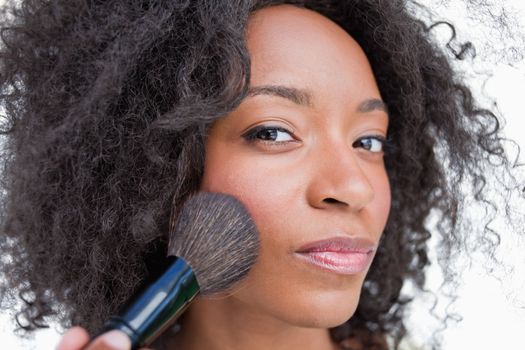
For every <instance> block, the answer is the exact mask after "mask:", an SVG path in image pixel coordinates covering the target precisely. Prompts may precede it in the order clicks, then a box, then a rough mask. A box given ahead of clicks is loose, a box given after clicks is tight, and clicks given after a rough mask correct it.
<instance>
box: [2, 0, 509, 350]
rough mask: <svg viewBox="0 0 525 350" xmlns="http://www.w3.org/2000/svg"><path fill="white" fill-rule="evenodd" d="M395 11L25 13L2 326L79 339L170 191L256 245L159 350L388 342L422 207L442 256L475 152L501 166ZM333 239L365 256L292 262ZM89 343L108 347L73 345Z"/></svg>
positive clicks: (112, 306) (119, 342) (135, 266)
mask: <svg viewBox="0 0 525 350" xmlns="http://www.w3.org/2000/svg"><path fill="white" fill-rule="evenodd" d="M406 7H407V5H406V4H405V2H403V1H372V0H368V1H356V2H342V1H326V0H319V1H198V2H197V1H194V2H192V1H147V2H144V1H127V2H125V1H105V2H98V1H80V0H78V1H71V0H67V1H55V2H52V3H48V2H46V1H25V2H24V3H23V6H21V7H20V9H19V10H17V11H16V13H17V16H16V17H15V18H14V19H12V20H11V21H12V23H13V24H12V26H11V28H10V29H8V30H6V31H4V36H3V38H4V39H3V40H4V43H5V48H4V49H3V51H2V57H3V66H2V93H3V96H2V98H3V105H4V106H5V109H6V112H7V114H6V115H7V116H8V120H7V121H6V122H5V123H4V128H5V132H6V135H7V138H6V142H7V144H6V151H5V152H4V160H5V171H4V181H3V184H4V191H5V195H4V198H3V205H4V207H5V210H4V216H3V235H2V249H3V251H4V252H7V253H9V254H10V255H11V257H12V259H10V260H6V261H3V262H2V263H3V264H4V267H3V270H4V271H6V276H7V281H6V285H5V287H4V289H5V290H6V291H10V292H15V291H16V292H19V294H20V297H21V298H22V300H23V301H24V303H25V305H24V306H23V308H22V310H21V311H20V313H19V314H18V316H19V317H18V318H17V320H18V322H19V324H20V327H22V328H25V329H27V330H31V329H35V328H38V327H42V326H44V324H45V320H46V319H47V318H50V317H58V319H59V320H60V321H61V322H62V324H63V325H65V326H71V325H80V326H81V327H83V328H79V327H75V328H72V329H71V330H70V331H69V332H68V333H67V334H66V335H65V336H64V338H63V340H62V342H61V344H60V345H59V349H80V348H82V347H83V346H84V345H85V344H86V343H87V339H88V333H87V332H90V333H93V332H96V331H97V329H98V328H99V327H100V325H101V323H102V322H103V321H104V320H105V319H106V318H107V317H108V315H110V314H111V313H112V312H115V310H117V309H118V308H119V307H120V306H121V304H122V303H123V302H124V301H125V300H126V299H127V298H128V297H129V295H131V294H132V293H133V291H134V290H135V289H136V288H137V286H138V285H139V284H140V281H141V280H143V279H144V278H146V277H147V276H148V275H149V274H153V273H155V271H156V270H157V269H158V267H159V261H161V260H162V257H164V256H165V255H166V243H167V242H166V240H167V227H168V220H169V212H170V208H171V204H172V199H173V198H174V200H173V203H174V205H180V204H181V203H182V202H184V200H185V198H187V196H188V195H189V194H191V193H194V192H196V191H199V190H205V191H214V192H223V193H229V194H232V195H234V196H235V197H237V198H239V199H240V200H241V201H242V202H243V203H244V204H245V205H246V207H247V208H248V210H249V211H250V213H251V215H252V216H253V218H254V220H255V222H256V224H257V227H258V229H259V231H260V238H261V251H260V254H259V257H258V260H257V262H256V264H255V265H254V267H253V268H252V270H251V271H250V273H249V275H248V277H247V280H246V282H247V283H246V287H245V288H243V289H241V290H240V291H239V292H238V293H235V294H234V295H232V296H229V297H227V298H222V299H204V298H199V299H197V300H196V301H195V302H194V303H193V304H192V305H191V307H190V308H189V309H188V310H187V311H186V313H185V314H184V316H183V317H182V319H180V320H179V321H180V331H179V332H177V333H169V334H166V335H165V336H164V337H163V339H161V341H160V342H159V344H158V346H159V348H166V349H184V350H193V349H255V350H256V349H290V350H293V349H301V350H308V349H319V350H328V349H343V348H345V349H386V348H388V347H389V346H390V347H394V348H395V347H397V345H398V344H399V341H400V340H401V339H402V338H403V336H404V335H405V333H406V330H405V327H404V324H403V317H404V308H405V305H406V304H407V302H408V300H405V299H404V298H402V297H401V295H400V291H401V287H402V286H403V283H404V282H406V281H413V282H415V284H416V286H418V287H420V288H422V286H423V282H424V271H423V268H424V267H425V266H426V265H427V264H428V259H427V242H428V239H429V238H430V231H429V228H428V227H427V226H426V225H425V223H426V221H427V220H428V218H429V216H430V214H431V213H432V214H433V215H437V217H438V219H439V225H438V227H437V230H438V232H440V233H441V234H442V235H443V241H444V243H443V247H442V248H441V249H443V251H442V252H440V253H441V255H442V256H443V258H444V259H445V260H446V259H448V258H449V257H450V255H451V254H454V253H456V252H457V251H458V250H459V249H460V246H461V242H462V239H463V232H462V231H461V230H460V226H459V225H458V218H459V217H460V216H459V215H460V214H461V212H460V210H459V209H460V207H461V205H460V204H461V200H462V195H461V192H460V185H461V184H464V183H465V182H467V183H470V184H473V185H474V186H475V187H474V188H475V189H476V190H477V191H478V193H477V199H478V200H479V201H480V202H483V201H485V200H486V198H485V195H484V191H483V190H484V188H483V186H480V184H483V183H485V181H486V178H485V176H484V169H485V166H486V165H487V163H488V159H489V157H491V158H496V159H498V160H499V161H500V164H501V167H502V168H503V171H505V170H506V169H507V168H508V167H509V165H508V161H507V159H506V158H505V155H504V153H503V151H502V146H501V144H500V139H499V126H498V122H497V119H496V118H495V117H494V115H493V114H492V113H491V112H489V111H487V110H482V109H479V108H478V107H476V105H475V104H474V101H473V100H472V97H471V93H470V90H469V89H468V88H467V87H466V86H465V85H463V84H462V83H461V81H460V80H459V77H458V76H457V75H456V73H455V72H454V71H453V70H452V68H451V67H450V65H449V62H448V60H447V56H446V54H445V53H443V52H441V51H440V50H439V49H438V48H437V47H436V45H435V44H434V43H433V42H432V40H431V36H430V33H429V29H428V28H427V27H425V25H424V24H423V23H421V22H420V21H418V20H416V19H415V18H413V17H412V16H411V15H410V14H409V12H408V10H407V8H406ZM334 238H338V239H340V238H345V239H353V240H354V242H357V241H358V242H359V243H360V247H361V248H362V249H367V251H368V252H369V254H368V256H367V258H366V259H364V260H363V261H360V262H359V263H357V262H356V263H355V264H354V265H353V266H354V267H355V269H354V270H352V271H348V270H345V271H342V270H336V269H330V270H327V269H323V268H319V266H315V265H312V264H310V263H308V262H305V261H304V260H302V259H301V257H300V256H298V255H300V254H297V253H299V252H300V251H301V247H303V246H304V245H305V244H308V243H309V242H313V241H318V240H326V239H334ZM485 244H487V245H488V246H489V248H492V245H491V243H490V242H488V243H487V242H485ZM372 258H373V261H372ZM86 330H87V331H86ZM387 343H390V345H388V344H387ZM106 348H114V349H126V348H129V343H128V341H127V340H126V338H125V337H122V335H121V334H119V333H110V334H106V335H105V336H102V337H99V338H98V339H97V340H96V341H95V342H94V343H93V344H91V345H90V347H88V349H106Z"/></svg>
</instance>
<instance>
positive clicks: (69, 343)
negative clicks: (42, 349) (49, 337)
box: [56, 327, 89, 350]
mask: <svg viewBox="0 0 525 350" xmlns="http://www.w3.org/2000/svg"><path fill="white" fill-rule="evenodd" d="M88 342H89V335H88V333H87V332H86V330H85V329H84V328H81V327H73V328H71V329H69V330H68V331H67V332H66V333H65V334H64V336H63V337H62V339H61V340H60V342H59V343H58V345H57V347H56V350H79V349H82V347H83V346H84V345H86V344H87V343H88Z"/></svg>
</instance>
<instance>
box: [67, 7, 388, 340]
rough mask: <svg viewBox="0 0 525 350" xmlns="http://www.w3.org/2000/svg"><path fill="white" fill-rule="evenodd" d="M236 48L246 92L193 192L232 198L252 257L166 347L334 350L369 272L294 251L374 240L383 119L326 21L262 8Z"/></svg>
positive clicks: (381, 208)
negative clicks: (227, 290) (337, 269)
mask: <svg viewBox="0 0 525 350" xmlns="http://www.w3.org/2000/svg"><path fill="white" fill-rule="evenodd" d="M247 44H248V50H249V52H250V56H251V60H252V67H251V69H252V71H251V74H252V76H251V81H250V87H251V88H252V89H254V90H255V91H256V92H254V93H252V94H251V96H249V97H247V98H246V99H245V100H244V101H243V102H242V103H241V105H240V106H239V107H238V108H237V109H236V110H234V111H233V112H232V113H230V114H229V115H227V116H226V117H224V118H223V119H221V120H219V121H217V122H216V123H215V124H214V125H213V126H212V128H211V130H210V133H209V136H208V139H207V144H206V161H205V169H204V177H203V181H202V184H201V190H203V191H212V192H221V193H227V194H231V195H233V196H235V197H237V198H238V199H239V200H241V202H243V203H244V204H245V206H246V207H247V209H248V211H249V212H250V214H251V215H252V216H253V219H254V221H255V223H256V225H257V227H258V229H259V234H260V240H261V250H260V252H259V257H258V259H257V261H256V263H255V265H254V266H253V268H252V270H251V271H250V273H249V274H248V276H247V277H246V279H245V280H244V281H243V282H242V283H241V285H240V286H239V288H237V289H236V290H235V292H234V293H233V294H229V295H227V296H219V297H216V298H197V299H196V300H195V301H194V302H193V303H192V305H191V307H190V308H189V309H188V310H187V311H186V313H185V314H184V316H183V318H182V319H181V323H182V330H181V331H180V332H179V333H178V334H177V336H176V337H175V338H173V339H172V342H171V346H170V348H173V349H184V350H197V349H208V350H221V349H229V350H236V349H251V350H259V349H265V350H267V349H274V350H280V349H283V350H284V349H286V350H294V349H297V350H299V349H301V350H310V349H311V350H314V349H315V350H332V349H337V346H336V345H335V344H333V343H332V341H331V340H330V336H329V328H330V327H335V326H337V325H340V324H342V323H344V322H346V321H347V320H348V319H349V318H350V317H351V316H352V315H353V314H354V312H355V310H356V308H357V304H358V301H359V294H360V290H361V288H362V285H363V281H364V278H365V276H366V272H367V271H368V267H369V265H368V267H367V268H366V269H365V270H364V271H361V272H359V273H356V274H352V275H342V274H338V273H334V272H330V271H327V270H323V269H321V268H319V267H316V266H313V265H311V264H308V263H306V262H304V261H302V260H301V259H298V257H297V256H296V254H295V252H296V251H297V249H298V248H299V247H301V246H302V245H304V244H306V243H309V242H312V241H317V240H320V239H326V238H331V237H334V236H346V237H360V238H366V239H367V240H369V241H371V242H373V243H375V244H377V243H378V242H379V240H380V237H381V234H382V231H383V229H384V226H385V224H386V220H387V217H388V213H389V208H390V187H389V182H388V177H387V173H386V170H385V166H384V162H383V152H382V147H381V146H382V142H381V140H380V139H379V138H381V137H383V138H386V134H387V128H388V115H387V113H386V111H385V110H384V109H383V108H382V107H381V106H382V105H381V104H380V103H379V101H380V100H381V96H380V93H379V90H378V88H377V84H376V82H375V79H374V76H373V73H372V70H371V68H370V65H369V62H368V60H367V58H366V56H365V54H364V52H363V51H362V49H361V48H360V47H359V45H358V44H357V43H356V41H355V40H354V39H353V38H351V37H350V36H349V35H348V34H347V33H346V32H345V31H344V30H343V29H341V28H340V27H339V26H338V25H336V24H335V23H334V22H332V21H330V20H329V19H327V18H325V17H323V16H321V15H319V14H317V13H315V12H313V11H310V10H306V9H301V8H297V7H294V6H290V5H280V6H273V7H268V8H265V9H262V10H259V11H257V12H256V13H254V14H253V15H252V17H251V18H250V20H249V23H248V30H247ZM269 85H280V86H285V87H289V88H295V89H300V90H304V91H307V92H308V94H309V95H310V101H309V103H305V102H306V101H304V100H305V99H304V96H303V101H302V102H303V103H302V104H298V103H297V102H300V101H297V100H295V101H292V100H290V99H288V98H285V97H283V96H277V95H276V94H275V93H273V94H272V93H263V92H264V90H263V91H262V92H261V90H260V89H259V90H258V91H257V87H262V86H269ZM371 101H372V102H371ZM261 126H265V127H266V129H265V130H262V129H257V130H258V132H254V131H253V130H254V128H258V127H261ZM246 135H250V137H247V136H246ZM360 140H362V141H360ZM367 145H368V146H371V147H367ZM81 331H82V330H80V329H77V328H73V329H71V330H70V331H69V332H68V333H67V334H66V335H65V337H64V338H63V342H62V343H61V347H59V349H60V350H66V349H79V348H80V347H79V345H78V344H80V343H82V342H80V341H79V342H77V343H75V345H71V346H64V345H62V344H63V343H64V342H67V341H71V339H72V337H73V336H72V335H71V334H72V333H75V334H76V335H77V336H78V335H79V334H81V333H80V332H81ZM113 335H114V334H113ZM101 338H103V337H101ZM100 341H101V344H102V343H103V341H102V340H100ZM82 344H83V343H82ZM77 345H78V346H77ZM105 348H107V347H102V345H100V346H98V345H91V346H90V347H89V348H88V349H90V350H91V349H105ZM110 348H115V349H117V348H118V349H125V348H126V345H125V344H122V347H110Z"/></svg>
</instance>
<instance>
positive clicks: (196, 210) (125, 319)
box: [102, 192, 259, 349]
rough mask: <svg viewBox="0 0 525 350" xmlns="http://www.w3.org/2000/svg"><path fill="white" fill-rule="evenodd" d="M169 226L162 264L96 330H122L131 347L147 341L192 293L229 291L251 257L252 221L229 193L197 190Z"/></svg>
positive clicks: (254, 243) (255, 246)
mask: <svg viewBox="0 0 525 350" xmlns="http://www.w3.org/2000/svg"><path fill="white" fill-rule="evenodd" d="M170 226H171V227H170V241H169V245H168V255H169V256H170V257H169V259H170V260H171V262H170V263H169V264H168V267H167V268H166V270H165V271H164V272H163V273H162V274H161V276H160V277H159V278H157V279H156V280H155V281H153V282H152V283H150V284H149V285H147V286H146V287H145V288H143V289H142V291H141V292H139V293H138V294H137V295H136V297H134V298H132V299H131V300H130V301H129V302H128V303H127V306H126V307H125V308H124V310H123V311H122V312H121V313H119V315H118V316H112V317H111V318H110V319H109V321H108V322H106V324H105V326H104V329H103V332H102V333H105V332H108V331H110V330H114V329H118V330H121V331H123V332H124V333H126V334H127V335H128V336H129V338H130V339H131V343H132V349H138V348H141V347H146V346H149V345H151V343H153V341H154V340H155V339H156V338H157V337H158V336H159V335H160V334H161V333H162V332H163V331H164V330H166V329H167V328H168V327H169V326H170V325H171V324H173V323H174V321H175V320H176V319H177V318H178V317H179V316H180V315H181V314H182V313H183V312H184V310H185V309H186V308H187V307H188V306H189V304H190V303H191V301H192V300H193V299H194V298H195V296H196V295H197V294H198V293H201V294H202V295H212V294H215V293H222V292H227V291H230V290H232V288H233V287H235V285H237V283H239V282H240V281H241V280H242V279H243V278H244V277H245V276H246V274H247V273H248V271H249V270H250V268H251V266H252V265H253V264H254V262H255V260H256V258H257V254H258V250H259V238H258V233H257V229H256V227H255V224H254V223H253V221H252V219H251V217H250V215H249V214H248V212H247V210H246V209H245V207H244V206H243V205H242V204H241V203H240V202H239V201H238V200H237V199H235V198H234V197H231V196H229V195H225V194H218V193H208V192H200V193H198V194H196V195H194V196H192V197H190V198H189V199H188V200H187V201H186V202H185V204H184V206H183V207H182V209H181V211H180V214H179V215H178V218H177V220H176V222H173V220H172V222H171V223H170Z"/></svg>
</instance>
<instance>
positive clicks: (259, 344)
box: [169, 297, 338, 350]
mask: <svg viewBox="0 0 525 350" xmlns="http://www.w3.org/2000/svg"><path fill="white" fill-rule="evenodd" d="M180 323H181V327H182V328H181V330H180V332H179V333H177V335H176V336H175V337H174V339H173V340H172V342H171V344H170V347H169V348H170V349H176V350H197V349H207V350H226V349H228V350H241V349H242V350H245V349H250V350H268V349H272V350H336V349H338V348H337V347H336V346H335V345H334V344H333V342H332V341H331V339H330V334H329V331H328V329H326V328H303V327H296V326H294V325H291V324H289V323H286V322H283V321H281V320H278V319H276V318H274V317H272V316H271V315H267V314H264V313H263V312H261V311H258V310H254V309H253V308H249V307H247V305H246V304H244V303H242V302H240V301H239V300H235V299H233V298H225V299H221V300H212V299H203V298H199V297H198V298H196V299H195V300H194V301H193V303H192V305H191V307H190V308H189V309H188V310H187V311H186V312H185V314H184V316H183V318H182V319H181V320H180Z"/></svg>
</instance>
